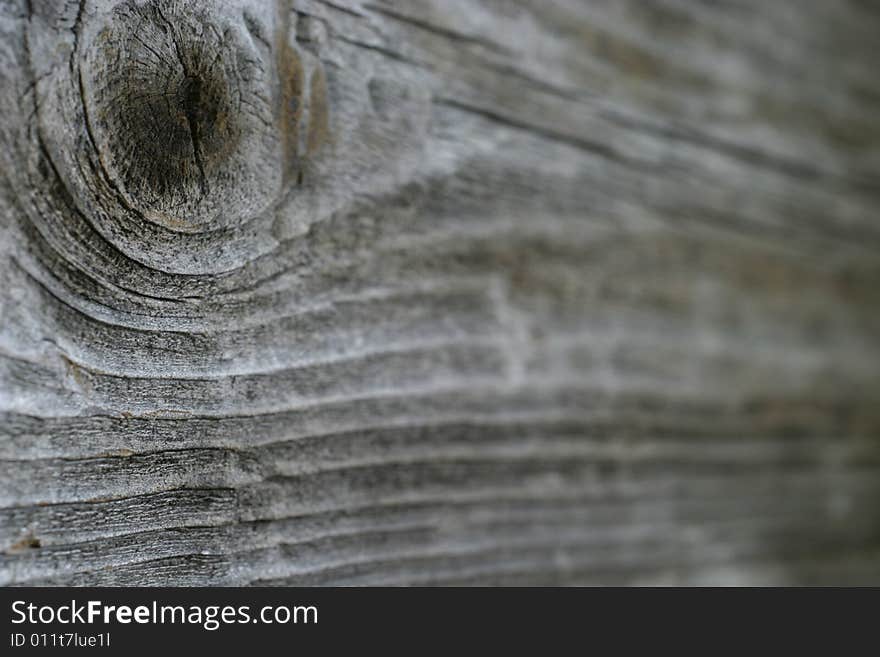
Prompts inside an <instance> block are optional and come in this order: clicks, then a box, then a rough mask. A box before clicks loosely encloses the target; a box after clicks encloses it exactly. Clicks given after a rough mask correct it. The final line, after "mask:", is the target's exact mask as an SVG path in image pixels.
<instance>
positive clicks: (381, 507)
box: [0, 0, 880, 585]
mask: <svg viewBox="0 0 880 657" xmlns="http://www.w3.org/2000/svg"><path fill="white" fill-rule="evenodd" d="M878 35H880V10H878V5H877V4H876V3H871V2H866V1H865V2H859V1H856V0H849V1H840V2H803V3H795V2H792V3H789V2H764V1H761V0H730V1H726V2H717V3H709V2H702V1H698V0H657V1H654V2H644V1H642V0H613V1H612V0H510V1H500V0H480V1H476V0H412V1H409V2H389V1H386V0H369V1H366V0H364V1H361V0H332V1H330V0H292V1H284V0H281V1H279V2H268V1H260V0H246V1H238V2H233V1H232V0H229V1H225V2H221V1H220V0H209V1H207V2H195V0H154V1H144V0H138V1H136V2H135V1H128V2H116V1H111V0H78V1H72V2H58V1H55V0H3V1H2V2H0V89H2V91H3V93H2V94H0V146H2V148H0V413H2V414H0V582H2V583H4V584H22V583H27V584H77V585H85V584H104V585H109V584H116V585H133V584H164V585H184V584H187V585H216V584H227V585H244V584H465V583H466V584H786V583H797V584H867V583H873V584H880V303H878V302H880V221H878V220H880V217H878V209H880V118H878V117H880V76H878V73H877V67H878V63H880V38H878Z"/></svg>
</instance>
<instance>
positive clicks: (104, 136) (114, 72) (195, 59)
mask: <svg viewBox="0 0 880 657" xmlns="http://www.w3.org/2000/svg"><path fill="white" fill-rule="evenodd" d="M253 21H254V19H253V18H249V20H248V21H244V20H243V19H242V17H241V16H240V15H239V16H238V17H233V16H231V15H229V14H224V13H222V12H215V11H212V10H211V7H210V4H209V3H198V4H196V3H184V2H180V1H179V0H161V1H155V2H147V3H143V2H141V3H134V2H124V3H122V4H120V5H117V6H116V7H115V8H114V9H113V10H112V12H110V14H109V17H108V18H107V20H106V22H105V24H104V25H103V27H102V28H101V29H100V30H97V31H96V32H95V33H94V37H93V38H92V40H91V42H90V43H89V44H88V46H87V47H86V48H85V50H84V56H83V57H82V60H81V61H82V64H81V68H80V75H79V78H80V80H79V82H80V88H81V94H82V100H83V106H84V111H85V115H86V121H87V126H88V130H89V134H90V137H91V140H92V142H93V144H94V147H95V149H96V150H97V153H98V159H99V161H100V164H101V167H102V168H103V170H104V172H105V174H106V176H107V178H108V179H109V182H110V183H111V186H112V188H113V189H115V191H116V192H117V193H118V195H119V196H120V197H121V200H122V201H123V202H124V204H125V205H126V206H128V207H129V208H130V209H133V210H135V211H136V212H138V213H139V214H140V215H141V216H143V217H144V218H145V219H147V220H148V221H151V222H153V223H156V224H159V225H161V226H164V227H166V228H169V229H172V230H174V231H177V232H191V233H195V232H204V231H207V230H213V229H217V228H224V227H227V226H230V225H234V224H241V223H243V222H245V221H247V220H249V219H251V218H252V217H254V216H255V215H257V214H259V213H260V212H263V211H264V210H265V209H266V208H267V207H268V206H269V205H271V203H273V202H274V201H275V200H276V199H277V198H278V197H279V196H280V194H281V190H282V187H283V185H284V183H285V175H286V173H287V171H288V170H289V161H290V158H291V154H290V152H289V151H290V149H289V145H288V141H289V137H288V135H289V134H290V133H291V131H296V127H297V126H296V125H293V126H291V125H289V124H290V123H291V121H297V120H298V118H299V116H298V114H297V115H293V114H292V113H291V112H290V111H288V110H286V109H285V108H284V104H285V103H288V104H289V102H290V100H291V99H290V98H289V89H290V88H291V85H290V84H289V83H287V81H286V80H284V79H281V80H279V79H278V78H279V77H282V78H283V77H284V76H286V75H288V72H287V71H288V69H291V70H297V71H298V70H300V67H299V66H297V65H287V66H280V65H279V62H278V60H277V57H275V56H273V55H272V53H270V52H269V50H270V49H271V44H268V45H269V47H268V48H267V42H262V41H260V40H258V39H254V38H253V32H254V24H253ZM246 23H247V24H246ZM288 50H289V49H287V50H285V51H284V52H285V53H286V54H285V57H287V58H296V53H295V52H292V51H290V52H288ZM297 88H298V89H301V88H302V87H301V85H300V86H297ZM294 100H297V101H298V102H300V103H301V100H300V99H294Z"/></svg>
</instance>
